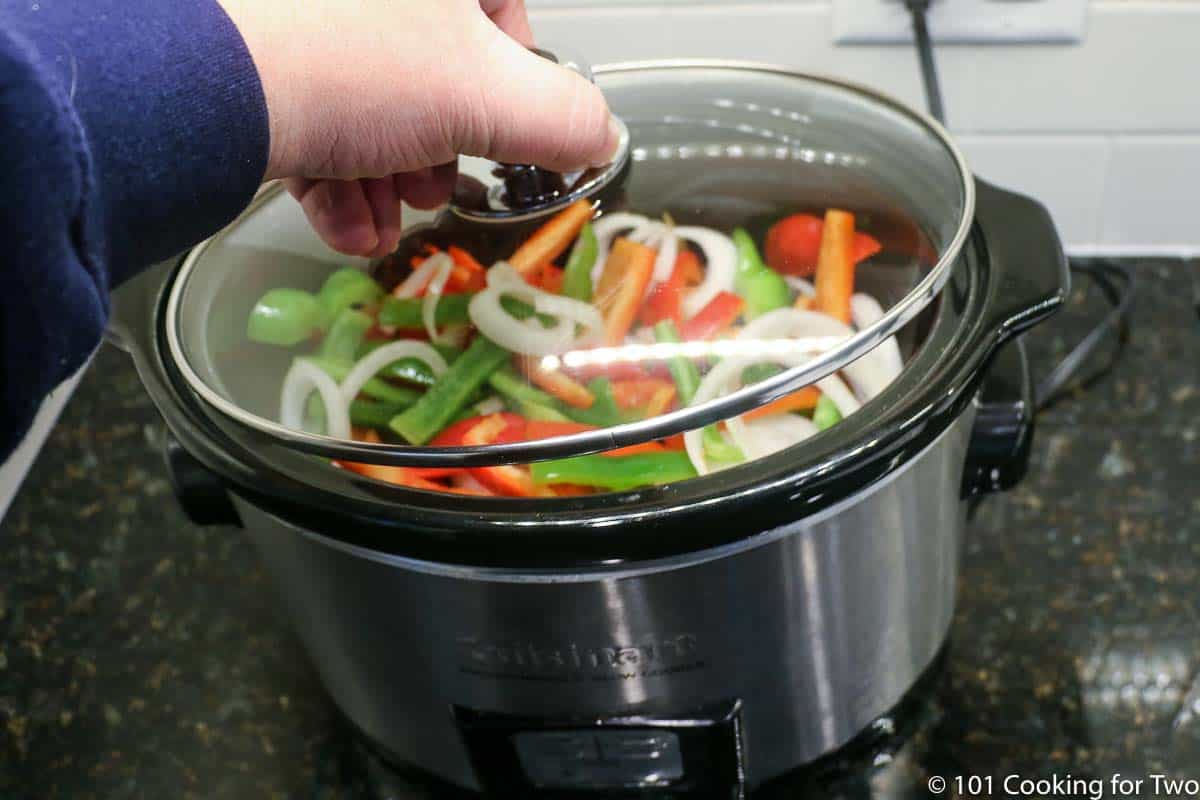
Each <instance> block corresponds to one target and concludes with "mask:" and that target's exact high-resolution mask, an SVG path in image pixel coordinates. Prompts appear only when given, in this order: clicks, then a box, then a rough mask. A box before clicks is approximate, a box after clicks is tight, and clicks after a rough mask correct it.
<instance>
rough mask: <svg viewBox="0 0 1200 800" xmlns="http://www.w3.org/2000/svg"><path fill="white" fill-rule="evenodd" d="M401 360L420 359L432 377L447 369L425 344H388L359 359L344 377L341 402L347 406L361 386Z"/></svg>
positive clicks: (404, 342)
mask: <svg viewBox="0 0 1200 800" xmlns="http://www.w3.org/2000/svg"><path fill="white" fill-rule="evenodd" d="M402 358H419V359H421V360H422V361H424V362H425V363H426V364H428V365H429V369H431V370H432V371H433V374H434V377H439V376H441V374H442V373H444V372H445V371H446V369H447V365H446V359H444V358H442V354H441V353H439V352H438V351H437V350H434V349H433V347H431V346H430V345H429V344H427V343H425V342H418V341H414V340H412V339H406V340H404V341H401V342H389V343H388V344H385V345H383V346H382V347H379V348H376V349H375V350H372V351H371V352H370V353H367V354H366V355H365V356H363V357H362V358H360V359H359V360H358V362H357V363H356V364H355V365H354V367H353V369H351V370H350V372H349V373H348V374H347V375H346V379H345V380H343V381H342V385H341V388H340V391H341V396H342V402H343V403H345V404H347V405H349V403H350V401H352V400H353V399H354V398H355V397H358V393H359V392H361V391H362V387H363V385H364V384H366V382H367V381H369V380H371V378H374V377H375V374H376V373H377V372H379V370H381V369H383V368H384V367H386V366H387V365H388V364H391V363H392V362H393V361H399V360H400V359H402Z"/></svg>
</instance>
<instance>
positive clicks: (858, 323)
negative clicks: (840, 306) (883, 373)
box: [850, 292, 904, 380]
mask: <svg viewBox="0 0 1200 800" xmlns="http://www.w3.org/2000/svg"><path fill="white" fill-rule="evenodd" d="M850 319H851V321H852V322H853V323H854V327H856V328H858V329H859V330H860V331H861V330H862V329H863V328H866V327H869V326H871V325H874V324H875V323H876V322H878V321H879V320H881V319H883V306H881V305H879V301H878V300H876V299H875V298H874V297H871V295H869V294H862V293H861V292H860V293H857V294H854V295H851V297H850ZM874 352H876V353H879V363H880V366H881V367H883V368H885V369H886V370H887V371H888V372H889V373H891V379H892V380H895V378H896V376H897V375H899V374H900V373H901V371H903V369H904V357H903V356H901V355H900V343H899V342H897V341H896V337H895V336H889V337H888V338H887V339H886V340H885V341H884V342H883V344H881V345H879V347H877V348H876V349H875V350H874Z"/></svg>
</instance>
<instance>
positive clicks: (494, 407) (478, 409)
mask: <svg viewBox="0 0 1200 800" xmlns="http://www.w3.org/2000/svg"><path fill="white" fill-rule="evenodd" d="M503 410H504V401H503V400H501V399H500V398H499V397H489V398H487V399H486V400H480V401H479V402H478V403H476V404H475V413H476V414H478V415H479V416H481V417H486V416H488V415H489V414H499V413H500V412H501V411H503Z"/></svg>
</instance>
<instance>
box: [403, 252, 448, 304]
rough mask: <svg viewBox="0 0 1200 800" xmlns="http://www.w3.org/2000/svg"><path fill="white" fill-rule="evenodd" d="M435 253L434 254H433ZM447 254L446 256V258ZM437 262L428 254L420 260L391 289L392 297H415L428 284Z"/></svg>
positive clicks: (405, 298)
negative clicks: (418, 264)
mask: <svg viewBox="0 0 1200 800" xmlns="http://www.w3.org/2000/svg"><path fill="white" fill-rule="evenodd" d="M435 255H436V254H435ZM448 257H449V256H447V258H448ZM437 267H438V262H437V261H434V257H433V256H430V257H429V258H427V259H425V260H424V261H422V262H421V265H420V266H419V267H417V268H416V269H414V270H413V271H412V274H411V275H409V276H408V277H407V278H405V279H404V280H403V281H402V282H401V283H400V285H399V286H397V287H396V288H395V289H393V290H392V297H395V298H398V299H400V300H407V299H409V298H412V297H416V296H417V293H418V292H420V291H421V290H422V289H424V288H425V287H426V286H427V285H428V284H429V279H430V277H432V276H433V273H434V272H435V271H436V270H437Z"/></svg>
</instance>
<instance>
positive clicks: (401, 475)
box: [163, 62, 974, 496]
mask: <svg viewBox="0 0 1200 800" xmlns="http://www.w3.org/2000/svg"><path fill="white" fill-rule="evenodd" d="M596 82H597V83H598V84H599V86H600V87H601V88H602V89H603V90H604V92H605V95H606V96H607V98H608V100H609V103H610V105H611V107H612V108H613V110H614V112H615V113H616V114H618V115H619V116H620V117H621V119H622V120H623V121H624V123H625V125H626V126H627V127H628V130H629V140H630V148H629V151H628V157H627V158H625V159H624V160H625V161H626V162H627V163H625V164H624V166H623V167H622V168H621V169H620V170H619V172H620V174H619V175H618V176H616V177H614V178H613V179H611V180H605V181H602V182H599V183H600V184H601V185H600V186H599V187H598V191H597V192H595V193H593V194H590V195H588V196H585V197H579V198H572V200H571V201H570V202H568V203H561V202H560V203H555V204H554V205H553V208H551V209H550V210H549V211H547V212H546V213H544V214H536V213H534V214H528V215H521V219H519V220H517V221H510V222H508V223H507V224H499V223H497V222H496V221H494V220H491V221H487V222H483V223H481V222H479V221H478V220H475V219H472V218H471V215H470V214H463V213H460V212H461V209H459V208H457V207H454V208H451V207H446V208H442V209H438V210H436V211H434V212H419V211H415V210H413V209H409V208H405V210H404V214H405V217H404V220H405V224H406V228H405V233H404V236H403V238H402V240H401V244H400V247H399V248H398V250H397V251H396V252H395V253H393V254H392V255H390V256H388V257H386V258H384V259H382V260H379V261H377V262H368V261H366V260H364V259H354V258H348V257H345V256H341V255H338V254H336V253H333V252H332V251H330V250H328V249H327V248H326V247H325V246H324V245H323V244H322V243H321V242H320V241H319V240H318V239H317V237H316V236H315V234H313V233H312V231H311V230H310V229H309V228H308V226H307V223H306V222H305V220H304V216H303V214H302V212H301V211H300V209H299V207H298V205H296V204H295V203H294V201H293V200H292V199H291V198H290V197H289V196H287V195H286V193H283V192H281V191H278V190H277V189H276V190H273V191H268V192H265V193H264V194H263V195H262V196H260V198H259V200H258V201H256V203H255V204H254V206H253V207H252V208H251V209H250V210H249V211H248V212H247V213H246V214H245V215H243V217H242V218H241V219H240V220H239V221H238V222H236V223H235V224H234V225H232V226H231V227H230V228H228V229H227V230H226V231H224V232H223V233H221V234H219V235H218V236H216V237H214V238H213V239H212V240H210V241H208V242H206V243H205V244H203V245H201V246H200V247H198V248H197V249H196V250H194V251H193V252H192V253H191V254H190V255H189V256H188V258H187V259H186V260H185V261H184V263H183V265H182V266H181V267H180V270H179V272H178V274H177V275H176V278H175V280H174V282H173V284H172V286H171V289H170V293H169V296H168V299H167V306H166V313H165V315H164V318H163V319H164V326H165V335H166V341H167V350H168V352H169V357H170V358H171V359H172V360H173V361H174V363H175V364H176V366H177V367H178V368H179V370H180V372H181V374H182V376H183V377H184V379H185V380H186V381H187V383H188V385H189V386H190V388H191V389H192V390H193V391H194V392H195V393H196V394H197V395H198V396H199V398H200V399H201V400H202V401H203V402H204V405H205V408H206V411H207V412H208V413H210V414H213V415H216V416H218V417H220V418H222V420H223V421H233V422H235V423H236V424H237V425H239V426H242V427H244V428H249V429H253V431H254V432H255V433H256V435H257V434H262V433H266V434H268V435H270V436H271V437H273V438H274V439H275V440H278V441H281V442H283V443H285V444H286V445H287V446H289V447H291V448H294V449H298V450H301V451H305V452H308V453H312V454H314V455H315V456H320V457H322V458H326V459H330V460H332V461H333V462H334V466H339V467H342V468H348V469H352V470H354V471H358V472H360V473H362V474H364V475H367V476H369V477H376V478H380V479H384V480H389V481H391V482H394V483H401V484H403V485H406V486H409V487H413V488H421V489H428V490H430V491H453V492H467V493H486V494H502V495H504V494H521V495H522V496H525V495H528V494H535V495H539V494H562V493H572V492H575V493H581V492H593V491H609V490H619V489H629V488H636V487H638V486H642V485H647V484H655V483H664V482H672V481H675V480H680V479H684V478H688V477H692V476H695V475H700V474H704V473H707V472H710V471H713V470H717V469H723V468H726V467H729V466H734V465H738V464H741V463H744V462H746V461H750V460H753V459H756V458H761V457H763V456H766V455H768V454H771V453H775V452H778V451H780V450H783V449H786V448H789V447H802V446H803V443H804V440H806V439H807V438H809V437H812V436H816V435H819V433H820V432H821V431H823V430H824V429H826V428H828V427H830V426H833V425H836V424H837V422H838V421H839V420H841V419H843V418H845V417H846V416H848V415H850V414H854V413H860V410H861V409H862V408H863V407H864V406H866V407H867V411H866V413H870V412H869V409H870V405H871V403H872V402H875V401H876V398H878V397H879V396H880V395H883V394H885V393H886V392H887V388H888V386H889V384H890V383H891V382H892V381H893V380H894V379H895V378H896V376H898V375H899V374H900V373H901V372H902V371H903V370H904V368H905V362H906V360H907V359H908V357H909V356H910V355H911V354H912V353H913V352H914V351H915V349H916V348H917V346H918V345H919V344H920V343H919V342H918V341H917V334H916V333H915V331H916V330H917V327H918V326H913V325H908V323H909V322H911V321H912V320H914V319H915V318H916V317H917V315H918V314H919V313H920V312H921V311H922V309H924V308H925V307H926V306H928V305H929V304H930V303H931V302H932V301H933V300H934V299H935V297H936V296H937V294H938V292H939V291H940V290H941V287H942V286H943V285H944V283H945V282H946V280H947V278H948V277H949V274H950V271H951V269H952V266H953V264H954V263H955V262H956V259H957V255H958V252H959V250H960V249H961V247H962V244H963V242H964V240H965V239H966V237H967V234H968V231H969V229H970V224H971V219H972V216H973V204H974V186H973V182H972V179H971V177H970V173H969V172H968V170H967V168H966V165H965V163H964V161H963V158H962V156H961V154H960V153H959V152H958V150H957V149H956V148H955V146H954V145H953V144H952V143H951V142H950V141H949V140H948V138H947V136H946V134H945V132H944V131H943V130H942V129H941V128H940V127H939V126H937V124H936V123H934V122H933V121H931V120H929V119H927V118H926V117H924V116H923V115H920V114H917V113H915V112H913V111H910V110H908V109H906V108H904V107H902V106H900V105H898V104H896V103H894V102H893V101H890V100H888V99H886V98H883V97H880V96H878V95H876V94H874V93H872V92H870V91H868V90H864V89H861V88H858V87H854V86H851V85H847V84H844V83H841V82H837V81H833V80H829V79H824V78H818V77H813V76H807V75H801V74H797V73H794V72H789V71H785V70H780V69H774V68H769V67H762V66H757V65H746V64H729V63H710V62H705V63H695V62H689V63H676V62H659V63H649V64H629V65H615V66H610V67H602V68H597V70H596ZM510 168H511V165H503V169H504V170H505V171H501V172H498V173H497V175H498V176H499V178H500V179H501V180H502V181H506V180H508V179H509V178H511V177H512V176H513V175H514V174H515V173H514V172H513V170H512V169H510ZM515 169H516V172H520V171H521V170H522V169H524V168H519V167H518V168H515ZM479 174H480V172H479V166H478V164H474V165H473V166H472V167H471V169H470V170H467V169H464V170H462V176H464V177H466V178H467V179H474V178H473V177H472V176H478V175H479ZM519 177H520V179H521V180H526V179H527V178H528V177H529V176H528V175H527V174H522V175H520V176H519ZM553 177H554V176H550V178H551V180H550V183H549V184H544V183H542V184H539V185H540V186H543V187H544V186H545V185H549V186H550V187H551V190H553V186H554V180H553ZM538 180H539V181H540V180H541V177H538ZM462 194H463V193H462V191H461V187H460V191H458V192H456V194H455V197H456V200H457V199H458V198H460V197H461V196H462ZM599 453H602V455H592V454H599ZM531 462H538V463H531ZM514 464H527V465H529V466H522V467H513V466H502V465H514ZM510 482H511V483H510ZM518 485H519V487H518ZM518 488H519V490H518Z"/></svg>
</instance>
